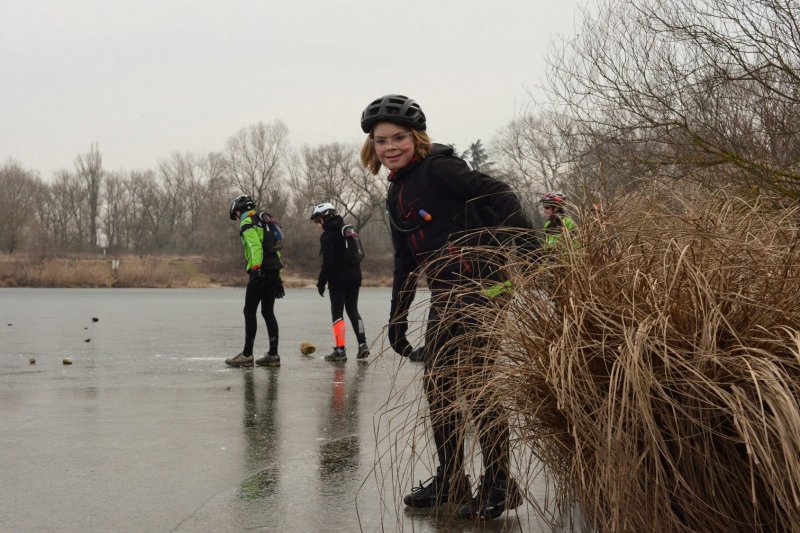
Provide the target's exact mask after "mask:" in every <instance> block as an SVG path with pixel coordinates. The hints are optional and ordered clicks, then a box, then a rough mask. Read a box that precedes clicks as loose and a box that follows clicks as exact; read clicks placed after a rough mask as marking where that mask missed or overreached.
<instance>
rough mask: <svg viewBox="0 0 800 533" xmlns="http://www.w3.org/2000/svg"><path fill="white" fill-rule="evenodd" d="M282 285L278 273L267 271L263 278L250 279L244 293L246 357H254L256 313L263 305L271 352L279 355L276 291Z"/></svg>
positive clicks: (262, 311) (262, 310)
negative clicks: (259, 305)
mask: <svg viewBox="0 0 800 533" xmlns="http://www.w3.org/2000/svg"><path fill="white" fill-rule="evenodd" d="M279 283H280V280H279V279H278V273H277V272H273V271H267V272H265V273H264V276H263V277H260V278H250V281H249V282H247V289H246V290H245V293H244V350H242V353H243V354H244V355H253V344H254V343H255V340H256V330H257V329H258V320H257V319H256V311H257V310H258V304H259V303H260V304H261V316H263V317H264V322H266V323H267V333H268V334H269V351H270V353H277V349H278V321H277V320H276V319H275V309H274V308H275V291H276V289H277V285H278V284H279Z"/></svg>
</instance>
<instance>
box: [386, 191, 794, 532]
mask: <svg viewBox="0 0 800 533" xmlns="http://www.w3.org/2000/svg"><path fill="white" fill-rule="evenodd" d="M697 198H698V196H697V195H696V194H689V193H679V192H674V191H669V190H652V191H650V192H649V194H647V195H646V196H645V195H639V196H631V197H628V198H624V199H620V201H619V202H618V203H617V205H616V206H614V205H612V206H610V209H609V210H607V211H606V212H605V213H603V214H601V215H599V216H594V215H592V214H589V213H584V214H583V215H584V216H582V217H581V218H582V223H581V227H580V241H581V246H580V248H578V249H573V248H572V246H571V244H566V245H565V249H564V250H562V251H560V252H557V253H556V254H554V255H552V256H550V257H549V259H548V260H547V261H545V262H544V263H543V264H540V265H537V266H535V267H533V266H531V264H530V263H528V262H526V261H520V260H518V259H516V258H515V256H514V255H513V251H512V250H509V249H496V248H495V249H491V250H470V251H467V252H466V253H467V254H470V253H478V254H487V253H492V254H497V255H496V256H495V260H497V261H498V263H499V264H504V265H505V267H504V268H506V271H507V272H508V275H509V276H510V278H511V280H512V282H513V285H514V291H513V294H512V295H510V296H509V297H504V298H494V299H491V300H490V301H489V304H488V305H476V306H474V307H473V308H472V309H471V312H472V316H473V317H475V318H476V319H477V320H478V321H479V322H480V326H479V327H478V328H477V329H476V330H475V331H473V332H472V333H471V335H472V336H473V338H474V339H475V340H476V342H475V343H474V344H473V347H472V348H471V350H472V351H473V352H474V351H475V350H476V348H475V347H474V346H479V345H480V344H481V342H480V339H481V338H484V339H485V338H493V339H499V340H500V343H501V346H500V349H499V350H497V346H496V345H495V346H493V347H492V346H490V347H488V348H487V349H491V350H492V351H493V352H495V353H493V354H487V355H490V356H491V357H493V361H494V362H493V363H492V365H491V368H487V367H486V366H482V367H481V368H479V369H477V370H476V369H474V368H473V369H472V370H469V365H470V363H469V361H470V360H471V359H469V358H464V359H463V361H462V365H463V366H464V368H463V369H462V371H461V372H460V397H461V398H462V400H461V401H460V403H459V405H460V408H461V409H463V410H465V411H466V410H468V409H469V408H471V407H472V405H474V402H476V401H483V402H489V403H491V404H492V405H495V406H503V407H505V409H506V413H507V417H501V419H499V420H498V423H506V422H510V423H511V425H512V453H513V456H514V470H515V474H516V475H517V476H518V478H519V479H520V481H521V482H522V484H523V485H527V486H528V487H531V486H532V485H533V484H534V483H541V481H540V479H536V478H539V476H544V477H546V484H547V486H548V487H552V488H553V493H552V494H549V495H548V496H547V497H546V498H545V501H542V500H541V497H539V498H537V497H535V496H534V495H532V494H531V493H529V494H528V498H529V500H530V501H531V503H532V504H533V505H534V508H535V509H536V512H537V513H538V515H539V517H540V518H541V519H542V520H545V521H548V522H550V523H551V524H552V523H553V522H554V521H555V520H557V517H560V516H565V515H569V514H570V513H571V510H572V509H573V506H574V505H577V506H579V508H580V512H581V514H582V517H583V520H584V523H585V525H588V526H591V527H592V528H593V529H594V530H598V531H786V530H800V405H799V404H798V398H800V331H799V330H800V256H798V244H800V241H798V234H799V230H798V220H799V219H798V211H797V210H773V209H769V208H767V207H766V206H762V205H755V206H753V205H749V204H747V203H746V202H744V201H741V200H738V199H735V198H729V197H726V196H725V195H724V194H722V193H720V194H717V195H710V194H709V193H703V196H702V198H703V201H702V202H698V201H697ZM467 290H468V291H469V289H467ZM462 296H468V295H462ZM417 327H422V326H421V325H420V324H418V325H417ZM470 357H474V355H472V356H470ZM400 397H407V394H406V393H405V392H404V391H398V393H397V398H400ZM404 401H405V402H406V403H404V404H402V405H400V403H399V402H395V404H394V405H390V409H389V410H388V411H387V413H386V416H387V417H391V424H390V425H394V427H395V430H396V435H395V436H394V437H393V439H392V443H391V445H392V449H393V450H395V451H396V452H397V453H398V459H397V462H400V463H402V464H397V465H396V466H397V467H399V468H400V471H399V473H393V474H392V476H393V477H394V476H398V477H400V478H401V482H400V483H397V482H396V481H395V483H397V485H402V484H403V483H405V482H407V479H408V477H409V472H412V471H413V470H414V467H413V464H411V463H413V462H415V461H419V460H420V459H423V457H422V455H426V454H427V457H428V459H427V460H429V456H430V454H431V453H432V452H431V451H430V450H429V449H426V450H423V453H422V455H420V451H419V450H416V449H413V451H412V453H411V454H410V455H409V454H408V453H407V452H403V451H402V448H403V446H409V445H410V446H412V447H415V446H418V445H420V443H424V442H425V439H427V436H426V435H425V433H426V428H425V426H424V425H423V424H420V421H421V420H422V418H421V417H420V416H419V415H416V416H415V415H414V414H413V406H414V405H415V404H414V403H413V402H412V401H409V400H407V398H406V399H405V400H404ZM418 401H419V400H417V402H418ZM420 405H421V404H419V403H417V404H416V406H417V407H419V406H420ZM403 408H405V410H403ZM399 413H406V414H405V415H402V416H406V419H405V421H406V426H405V427H404V426H403V423H402V422H403V420H402V416H401V415H400V414H399ZM408 423H412V426H409V425H408ZM398 428H399V429H398ZM469 442H474V439H470V440H469ZM404 453H405V455H403V454H404ZM475 455H476V451H475V450H474V449H473V450H472V456H473V457H474V456H475ZM552 525H554V526H555V525H556V524H552Z"/></svg>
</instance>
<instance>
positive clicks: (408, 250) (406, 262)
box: [386, 144, 533, 316]
mask: <svg viewBox="0 0 800 533" xmlns="http://www.w3.org/2000/svg"><path fill="white" fill-rule="evenodd" d="M389 180H390V181H391V185H390V187H389V193H388V197H387V200H386V208H387V211H388V212H389V216H390V222H391V225H392V242H393V244H394V283H393V287H392V300H393V302H392V304H393V305H392V307H393V312H392V314H393V316H395V311H396V309H395V305H397V304H399V305H400V308H401V309H400V310H399V311H400V313H401V314H402V313H403V312H404V311H405V310H406V309H407V304H410V301H407V302H402V303H401V302H399V296H400V294H401V291H404V290H405V293H404V298H403V299H404V300H408V297H411V298H413V294H411V293H413V290H411V289H412V288H411V287H407V286H406V281H407V279H408V277H409V276H410V274H411V273H412V272H413V271H414V270H416V269H418V268H420V267H421V269H423V270H424V271H425V272H426V274H427V280H428V285H429V287H430V288H431V290H432V291H434V292H436V290H437V288H442V289H445V290H446V286H447V285H448V284H450V283H461V282H463V281H464V280H468V279H478V278H485V277H486V273H487V266H486V265H476V264H472V263H468V262H467V261H465V260H464V259H463V258H462V257H460V256H459V253H458V250H457V249H456V248H455V245H454V242H456V241H457V240H458V239H459V237H462V236H463V235H464V233H465V231H466V232H468V231H469V230H474V229H478V228H482V227H514V228H524V229H533V227H532V225H531V223H530V222H529V221H528V220H527V218H526V217H525V216H524V215H523V213H522V207H521V205H520V202H519V199H518V198H517V195H516V194H514V192H513V191H512V190H511V188H510V187H509V186H508V185H507V184H506V183H504V182H502V181H500V180H497V179H495V178H492V177H491V176H488V175H486V174H483V173H482V172H479V171H477V170H473V169H472V168H471V167H470V166H469V165H468V164H467V163H466V161H464V160H463V159H460V158H458V157H455V156H454V155H453V149H452V148H450V147H447V146H443V145H439V144H434V145H433V147H432V149H431V152H430V154H429V155H428V156H427V157H426V158H425V159H424V160H422V161H413V162H411V163H410V164H409V165H407V166H406V167H404V168H402V169H400V170H399V171H397V172H396V173H392V174H391V175H390V176H389ZM477 238H478V237H475V239H477ZM464 244H480V243H479V242H469V241H467V242H466V243H464ZM448 257H451V258H452V260H448ZM432 269H433V270H435V272H432V271H431V270H432ZM490 277H491V276H490ZM437 285H441V287H437Z"/></svg>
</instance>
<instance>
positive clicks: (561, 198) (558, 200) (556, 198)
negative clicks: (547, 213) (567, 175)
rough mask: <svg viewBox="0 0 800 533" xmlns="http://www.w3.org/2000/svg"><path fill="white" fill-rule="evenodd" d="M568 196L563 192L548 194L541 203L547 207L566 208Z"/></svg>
mask: <svg viewBox="0 0 800 533" xmlns="http://www.w3.org/2000/svg"><path fill="white" fill-rule="evenodd" d="M566 199H567V195H566V194H564V193H563V192H548V193H547V194H545V195H544V196H542V199H541V200H539V202H540V203H541V204H542V205H544V206H545V207H564V202H565V201H566Z"/></svg>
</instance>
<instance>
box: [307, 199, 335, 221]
mask: <svg viewBox="0 0 800 533" xmlns="http://www.w3.org/2000/svg"><path fill="white" fill-rule="evenodd" d="M335 214H336V208H335V207H333V204H332V203H330V202H325V203H322V204H319V205H315V206H314V209H312V210H311V220H317V219H318V218H320V217H322V218H325V217H327V216H330V215H335Z"/></svg>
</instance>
